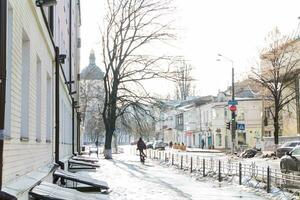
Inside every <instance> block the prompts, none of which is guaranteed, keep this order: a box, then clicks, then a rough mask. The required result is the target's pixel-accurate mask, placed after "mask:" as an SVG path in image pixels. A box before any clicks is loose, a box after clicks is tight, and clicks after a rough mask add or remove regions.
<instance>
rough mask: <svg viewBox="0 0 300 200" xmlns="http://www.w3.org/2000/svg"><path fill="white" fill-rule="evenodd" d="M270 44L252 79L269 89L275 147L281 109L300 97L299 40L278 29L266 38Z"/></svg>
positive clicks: (265, 93)
mask: <svg viewBox="0 0 300 200" xmlns="http://www.w3.org/2000/svg"><path fill="white" fill-rule="evenodd" d="M266 41H267V43H268V47H267V48H266V49H264V50H263V53H262V54H261V69H260V70H254V69H253V70H252V72H253V73H252V76H251V79H252V80H254V81H256V82H257V83H259V84H260V85H262V86H263V88H264V89H265V92H262V93H264V94H263V95H264V98H265V99H266V101H267V105H268V107H270V108H269V111H270V113H271V116H272V119H273V126H274V142H275V148H276V147H277V145H278V142H279V138H278V137H279V131H280V125H279V121H280V114H281V111H282V110H283V109H284V108H285V107H286V106H287V105H288V104H290V103H291V102H293V101H294V100H295V98H296V91H295V83H296V82H297V81H296V78H297V77H298V70H297V64H298V62H299V49H298V45H299V44H297V42H298V41H297V40H295V39H294V38H291V37H289V36H283V35H281V34H280V32H279V31H278V29H277V28H276V29H274V30H273V31H272V32H270V34H269V35H268V37H267V39H266Z"/></svg>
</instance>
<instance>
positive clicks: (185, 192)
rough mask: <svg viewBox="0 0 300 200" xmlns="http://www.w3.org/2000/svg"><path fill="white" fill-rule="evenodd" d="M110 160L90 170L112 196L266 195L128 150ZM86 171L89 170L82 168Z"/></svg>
mask: <svg viewBox="0 0 300 200" xmlns="http://www.w3.org/2000/svg"><path fill="white" fill-rule="evenodd" d="M113 158H114V159H113V160H104V159H101V160H100V165H101V167H100V169H98V170H97V172H91V173H90V174H89V175H92V176H93V178H97V179H100V180H104V181H107V182H108V184H109V186H110V188H111V189H112V192H111V193H110V194H109V195H107V199H114V200H125V199H128V200H135V199H139V200H150V199H153V200H157V199H163V200H169V199H170V200H185V199H189V200H192V199H197V200H199V199H210V200H213V199H256V200H257V199H265V198H264V197H262V196H257V195H256V194H254V193H252V192H249V191H247V190H246V189H245V187H242V186H241V187H240V186H237V185H231V184H228V183H225V182H224V183H222V185H220V184H219V183H218V182H211V181H197V180H196V179H195V178H192V177H190V176H187V175H185V174H182V173H181V172H179V171H177V170H174V169H171V168H168V167H163V166H160V165H159V164H158V163H156V162H153V161H151V160H150V159H147V160H146V164H145V165H142V164H141V163H140V162H139V157H138V156H133V155H130V154H129V152H125V153H123V154H118V155H113ZM84 173H88V172H84Z"/></svg>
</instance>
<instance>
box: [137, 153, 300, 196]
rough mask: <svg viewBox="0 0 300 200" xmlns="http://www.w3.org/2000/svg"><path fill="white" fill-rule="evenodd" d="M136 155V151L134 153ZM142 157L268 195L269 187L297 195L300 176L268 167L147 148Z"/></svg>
mask: <svg viewBox="0 0 300 200" xmlns="http://www.w3.org/2000/svg"><path fill="white" fill-rule="evenodd" d="M134 153H135V154H137V150H134ZM145 153H146V155H147V157H148V158H150V159H156V160H159V161H161V162H163V163H164V164H167V165H169V166H174V167H176V168H178V169H181V170H185V171H189V172H190V173H198V174H200V175H202V176H203V177H206V176H208V177H215V178H217V179H218V181H219V182H221V181H238V184H239V185H245V186H250V187H254V188H260V189H265V190H266V191H267V192H268V193H269V192H271V190H272V188H279V189H281V190H282V191H283V190H289V192H292V193H293V195H300V194H299V192H300V176H299V175H297V174H295V173H289V174H286V173H281V172H280V171H278V170H276V169H271V168H270V167H261V166H257V165H255V163H252V164H244V163H241V162H236V161H232V160H230V159H228V160H220V159H216V158H209V159H207V158H202V157H200V156H195V155H187V154H186V155H182V154H179V153H177V152H165V151H159V150H152V149H147V150H146V151H145Z"/></svg>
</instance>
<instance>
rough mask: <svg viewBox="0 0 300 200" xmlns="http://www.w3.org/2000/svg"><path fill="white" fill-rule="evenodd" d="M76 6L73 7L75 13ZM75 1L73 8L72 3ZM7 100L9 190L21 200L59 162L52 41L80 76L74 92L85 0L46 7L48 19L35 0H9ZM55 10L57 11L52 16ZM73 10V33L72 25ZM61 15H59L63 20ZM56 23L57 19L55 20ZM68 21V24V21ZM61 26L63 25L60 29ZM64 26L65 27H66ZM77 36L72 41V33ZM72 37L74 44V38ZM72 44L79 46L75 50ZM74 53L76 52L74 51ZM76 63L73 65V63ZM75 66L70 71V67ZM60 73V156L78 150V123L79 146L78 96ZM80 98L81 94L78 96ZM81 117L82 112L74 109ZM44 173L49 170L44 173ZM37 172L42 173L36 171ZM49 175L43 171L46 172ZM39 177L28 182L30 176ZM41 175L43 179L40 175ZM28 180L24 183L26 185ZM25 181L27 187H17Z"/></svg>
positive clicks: (5, 163) (6, 187) (65, 66)
mask: <svg viewBox="0 0 300 200" xmlns="http://www.w3.org/2000/svg"><path fill="white" fill-rule="evenodd" d="M70 2H72V5H71V12H69V8H70ZM68 6H69V7H68ZM7 9H8V13H7V58H6V63H7V64H6V69H7V77H6V103H5V127H4V135H5V138H4V139H5V140H4V149H3V170H2V174H3V178H2V184H3V190H4V191H8V192H9V193H11V194H13V195H15V196H17V197H18V198H19V199H26V198H27V197H28V195H27V191H28V190H29V189H30V188H31V187H32V186H33V184H34V183H35V182H36V181H38V179H39V178H43V176H47V172H49V171H50V170H51V168H52V167H53V162H54V146H55V139H54V132H55V118H54V116H55V98H54V97H55V95H56V94H55V82H54V80H55V51H54V47H53V44H52V42H51V34H49V31H48V29H47V25H46V24H47V23H48V24H49V25H50V26H49V30H51V31H52V32H53V38H54V43H55V45H56V46H57V47H59V48H60V49H61V53H63V54H66V57H67V58H66V62H65V64H63V67H62V68H63V71H64V72H65V74H68V73H69V72H70V68H72V70H71V72H72V73H70V74H71V80H72V81H75V83H73V85H72V91H76V90H77V86H78V83H76V82H77V74H78V73H79V54H78V52H79V51H78V47H79V46H78V42H77V41H78V38H79V35H78V34H79V25H80V2H79V0H76V1H68V0H62V1H58V3H57V5H56V6H54V7H53V11H54V12H51V11H50V8H44V11H45V16H46V17H47V20H48V21H47V23H45V21H44V19H43V15H42V11H41V9H40V8H39V7H37V6H36V1H35V0H28V1H25V0H22V1H20V0H8V8H7ZM50 13H52V14H53V15H52V16H50V15H51V14H50ZM69 13H72V17H71V19H73V21H72V23H71V27H72V28H71V34H70V29H69V30H67V27H69V26H68V23H70V21H68V20H70V16H69ZM58 19H59V20H58ZM51 21H52V22H53V23H52V22H51ZM63 23H64V24H63ZM60 27H61V28H60ZM62 27H64V28H62ZM70 35H71V36H72V39H71V40H70V37H69V36H70ZM70 41H71V45H69V43H68V42H70ZM70 48H71V49H73V50H72V52H71V54H69V53H70ZM70 55H71V56H70ZM70 62H71V65H70ZM68 70H69V71H68ZM66 80H67V81H70V78H69V76H67V77H66V79H65V78H64V76H63V73H62V70H61V72H60V85H59V89H60V107H59V110H60V127H59V128H60V129H59V131H60V155H59V156H60V159H63V158H67V157H69V156H71V155H72V127H73V126H74V127H73V129H74V131H75V132H74V134H75V140H74V141H73V146H76V142H77V141H76V138H77V137H76V135H77V133H76V130H77V129H76V120H74V124H73V123H72V109H73V107H72V99H71V96H70V94H69V91H68V89H67V87H69V86H68V85H66V84H65V82H66ZM73 98H74V101H76V99H78V97H77V96H76V95H73ZM74 113H75V114H74V118H75V119H76V117H77V116H76V111H75V112H74ZM42 172H43V173H42ZM34 173H39V176H35V175H34ZM42 174H43V175H42ZM31 176H32V177H34V178H36V180H35V181H33V180H32V179H31V181H24V180H27V178H30V177H31ZM37 177H38V178H37ZM22 181H23V182H24V184H21V183H22ZM19 185H21V186H22V187H17V186H19Z"/></svg>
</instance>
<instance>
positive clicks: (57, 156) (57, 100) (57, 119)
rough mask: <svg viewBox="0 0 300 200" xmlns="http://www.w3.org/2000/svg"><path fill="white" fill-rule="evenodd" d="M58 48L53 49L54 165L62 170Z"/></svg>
mask: <svg viewBox="0 0 300 200" xmlns="http://www.w3.org/2000/svg"><path fill="white" fill-rule="evenodd" d="M59 67H60V60H59V48H58V47H55V163H57V164H58V165H59V166H60V167H61V169H64V168H65V167H64V163H63V162H61V161H60V160H59Z"/></svg>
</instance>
